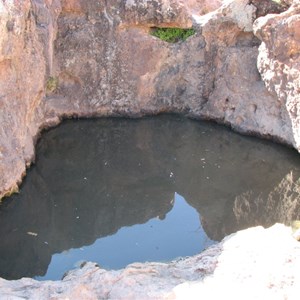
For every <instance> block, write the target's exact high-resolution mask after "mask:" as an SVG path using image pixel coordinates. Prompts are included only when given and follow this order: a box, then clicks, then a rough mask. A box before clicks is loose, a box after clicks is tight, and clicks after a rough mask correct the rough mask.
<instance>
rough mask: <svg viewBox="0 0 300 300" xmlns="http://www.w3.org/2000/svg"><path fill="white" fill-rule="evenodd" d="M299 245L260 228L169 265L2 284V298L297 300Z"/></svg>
mask: <svg viewBox="0 0 300 300" xmlns="http://www.w3.org/2000/svg"><path fill="white" fill-rule="evenodd" d="M299 286H300V244H299V243H298V242H297V241H296V240H295V239H293V238H292V236H291V229H290V228H288V227H285V226H283V225H280V224H277V225H274V226H273V227H271V228H269V229H263V228H262V227H255V228H251V229H248V230H245V231H240V232H238V233H236V234H233V235H231V236H229V237H227V238H225V239H224V240H223V241H222V242H221V243H219V244H217V245H214V246H212V247H210V248H208V249H207V250H205V251H204V252H203V253H201V254H199V255H196V256H194V257H190V258H184V259H182V260H178V261H174V262H170V263H145V264H137V263H135V264H132V265H129V266H127V267H126V268H125V269H122V270H118V271H106V270H104V269H101V268H100V267H99V266H97V265H95V264H93V263H87V264H85V265H83V266H82V267H81V269H77V270H74V271H70V272H69V273H68V274H67V275H66V276H65V277H64V278H63V280H62V281H44V282H38V281H35V280H33V279H28V278H23V279H21V280H18V281H7V280H4V279H0V295H1V299H30V300H34V299H57V300H58V299H74V300H75V299H199V297H204V298H205V299H218V298H220V297H223V298H226V299H229V298H230V299H263V300H265V299H272V300H273V299H289V300H293V299H295V300H296V299H298V298H299Z"/></svg>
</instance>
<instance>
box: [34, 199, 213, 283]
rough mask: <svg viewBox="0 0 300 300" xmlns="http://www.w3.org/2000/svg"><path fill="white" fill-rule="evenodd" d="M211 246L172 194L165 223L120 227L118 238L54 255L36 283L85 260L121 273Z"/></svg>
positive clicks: (152, 221)
mask: <svg viewBox="0 0 300 300" xmlns="http://www.w3.org/2000/svg"><path fill="white" fill-rule="evenodd" d="M212 243H213V241H211V240H210V239H209V238H208V237H207V235H206V234H205V232H204V230H203V228H202V226H201V223H200V219H199V214H198V213H197V211H196V210H195V209H194V208H192V207H191V206H190V205H188V204H187V203H186V201H185V200H184V198H183V197H181V196H180V195H178V194H175V201H174V206H173V208H172V210H171V211H170V212H168V213H167V215H166V217H165V218H164V220H161V219H160V218H159V216H158V217H156V218H152V219H150V220H149V221H148V222H146V223H145V224H138V225H133V226H129V227H128V226H126V227H122V228H121V229H119V231H118V232H117V234H114V235H110V236H107V237H103V238H100V239H97V240H96V241H95V242H94V243H93V244H92V245H90V246H83V247H81V248H77V249H70V250H68V251H64V252H63V253H59V254H54V255H52V259H51V263H50V265H49V268H48V270H47V273H46V275H45V276H44V277H39V278H37V279H57V278H61V277H62V276H63V275H64V273H65V272H66V270H70V269H72V268H74V267H78V266H80V264H81V263H82V261H83V258H87V257H88V258H89V260H91V261H95V262H98V263H99V265H101V267H103V268H106V269H120V268H122V267H124V266H126V265H128V264H130V263H133V262H135V261H138V262H145V261H168V260H170V259H172V258H174V257H180V256H182V254H183V253H184V254H185V255H194V254H196V253H199V252H201V251H203V250H204V249H205V248H207V247H208V246H210V245H211V244H212Z"/></svg>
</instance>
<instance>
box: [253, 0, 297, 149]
mask: <svg viewBox="0 0 300 300" xmlns="http://www.w3.org/2000/svg"><path fill="white" fill-rule="evenodd" d="M254 31H255V34H256V35H257V36H258V37H259V38H260V39H261V40H262V44H261V45H260V47H259V55H258V69H259V72H260V73H261V76H262V79H263V81H264V83H265V86H266V87H267V89H268V91H269V92H270V93H272V94H273V95H275V96H276V98H277V99H276V101H275V102H274V106H275V107H284V110H283V112H284V114H285V119H287V120H290V127H291V129H292V140H291V142H292V144H293V146H294V147H295V148H297V149H298V150H299V146H300V126H299V125H300V118H299V111H300V106H299V105H300V104H299V100H300V77H299V74H300V2H299V1H294V3H293V5H292V6H291V7H290V8H289V9H288V10H287V11H286V12H283V13H282V14H280V15H267V16H265V17H264V18H259V19H257V20H256V22H255V24H254Z"/></svg>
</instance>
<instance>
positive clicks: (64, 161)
mask: <svg viewBox="0 0 300 300" xmlns="http://www.w3.org/2000/svg"><path fill="white" fill-rule="evenodd" d="M299 167H300V158H299V155H298V154H297V153H296V152H294V151H293V150H290V149H286V148H284V147H281V146H278V145H274V144H272V143H268V142H264V141H260V140H257V139H254V138H245V137H241V136H239V135H237V134H234V133H232V132H230V131H228V130H227V129H224V128H221V127H219V126H215V125H210V124H205V123H201V122H196V121H190V120H184V119H182V118H180V117H177V116H163V117H159V118H147V119H143V120H124V119H100V120H81V121H67V122H65V123H64V124H62V125H61V126H59V127H58V128H56V129H53V130H51V131H49V132H47V133H46V134H45V135H44V137H43V139H42V140H41V141H40V142H39V144H38V154H37V163H36V165H35V166H34V167H33V168H32V169H31V171H30V172H29V174H28V176H27V177H26V179H25V182H24V184H23V186H22V189H21V192H20V194H19V195H15V196H13V197H11V198H10V199H7V201H5V202H4V203H3V204H2V205H1V207H0V239H1V247H0V276H2V277H5V278H9V279H14V278H20V277H22V276H29V277H34V276H43V275H44V274H46V273H47V269H48V265H49V263H50V261H51V259H52V260H53V261H54V260H57V256H55V255H54V254H55V253H61V252H63V251H66V250H69V253H73V252H74V251H75V252H76V251H77V252H79V251H81V252H84V251H82V250H80V248H84V249H85V246H87V245H91V244H93V245H96V244H97V241H99V239H100V240H101V238H103V237H106V236H111V235H113V234H114V233H116V232H122V230H123V229H121V228H123V227H129V226H133V225H135V224H144V223H146V222H148V221H149V220H151V219H153V218H156V217H157V216H159V218H160V219H164V218H166V216H168V213H170V214H171V213H172V211H171V209H172V207H173V206H172V203H171V202H170V199H173V197H174V193H175V192H178V193H179V194H181V195H183V197H184V198H185V200H186V201H187V203H188V204H189V205H191V206H192V207H194V208H195V209H196V210H197V212H198V214H199V216H201V218H200V219H201V224H202V226H203V228H204V230H205V232H206V234H207V235H208V237H209V239H211V240H220V239H221V238H222V237H224V236H225V235H226V234H229V233H231V232H235V231H237V230H239V229H243V228H247V227H249V226H255V225H264V226H270V225H272V224H273V223H275V222H289V221H290V220H291V219H299V217H300V208H299V201H298V199H299V186H300V182H299ZM166 219H167V218H166ZM197 219H198V220H199V217H198V218H197ZM181 220H182V221H181V222H178V225H179V226H183V225H184V224H185V222H186V219H185V217H184V216H182V218H181ZM146 224H147V223H146ZM173 226H174V225H173ZM133 227H134V226H133ZM200 228H201V227H200ZM177 230H178V228H177V229H175V228H174V230H173V231H174V232H177ZM28 233H33V234H37V236H35V235H32V234H28ZM145 234H146V233H145ZM200 236H204V237H205V235H204V233H202V235H201V234H200ZM95 241H96V242H95ZM195 243H197V242H195ZM176 247H179V246H176ZM171 248H172V247H170V249H169V250H168V251H167V252H172V249H171ZM173 248H174V247H173ZM187 248H188V247H187ZM70 249H79V250H70ZM188 249H189V248H188ZM75 252H74V253H75ZM77 252H76V253H77ZM152 252H153V251H152ZM124 254H125V253H122V255H121V256H125V255H124ZM179 255H180V256H182V255H188V254H187V253H185V252H184V253H181V254H179ZM84 259H88V260H90V258H88V257H87V258H84ZM163 259H164V258H163ZM75 260H76V261H78V260H80V259H79V257H78V256H76V259H75ZM92 260H93V259H92ZM133 260H137V259H133ZM146 260H151V257H150V258H149V259H146ZM74 262H75V261H74V260H73V261H71V262H70V264H72V265H73V264H74ZM103 264H106V263H105V262H104V263H103ZM50 269H51V266H50ZM50 269H49V272H50Z"/></svg>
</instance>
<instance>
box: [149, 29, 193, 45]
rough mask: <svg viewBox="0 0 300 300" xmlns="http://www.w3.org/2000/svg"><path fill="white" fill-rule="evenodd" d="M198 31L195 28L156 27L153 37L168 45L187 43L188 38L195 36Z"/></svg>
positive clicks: (152, 32)
mask: <svg viewBox="0 0 300 300" xmlns="http://www.w3.org/2000/svg"><path fill="white" fill-rule="evenodd" d="M195 33H196V30H195V29H193V28H189V29H183V28H160V27H155V28H153V29H152V31H151V35H153V36H155V37H157V38H159V39H161V40H163V41H165V42H168V43H177V42H179V41H185V40H186V39H187V38H188V37H190V36H191V35H193V34H195Z"/></svg>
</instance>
